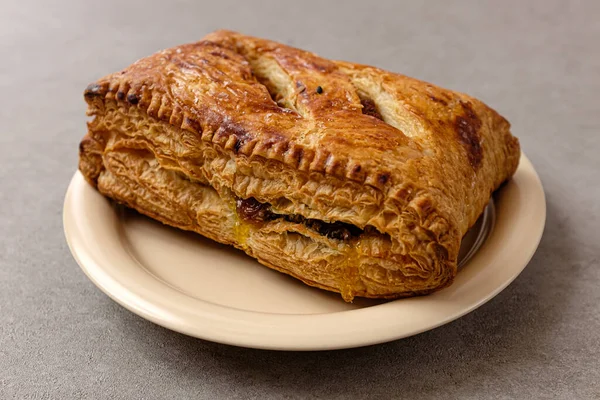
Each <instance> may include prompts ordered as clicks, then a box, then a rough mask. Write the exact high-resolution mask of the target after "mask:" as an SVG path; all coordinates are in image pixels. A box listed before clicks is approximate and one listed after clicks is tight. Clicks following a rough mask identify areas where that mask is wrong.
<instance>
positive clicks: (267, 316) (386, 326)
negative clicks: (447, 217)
mask: <svg viewBox="0 0 600 400" xmlns="http://www.w3.org/2000/svg"><path fill="white" fill-rule="evenodd" d="M521 180H524V181H525V182H524V183H521V182H520V181H521ZM510 182H512V184H513V186H514V185H520V187H519V188H520V189H524V192H525V193H522V192H519V190H517V193H516V195H519V194H520V195H521V196H520V197H521V201H523V199H524V198H525V199H526V202H529V203H530V204H525V205H526V206H527V205H529V206H530V207H529V208H531V205H532V204H534V203H535V204H536V205H537V207H534V210H533V213H534V215H533V217H532V218H530V219H531V221H529V223H530V224H531V225H530V226H529V228H530V231H531V230H533V231H534V232H533V234H532V236H530V237H529V241H528V242H523V243H522V247H523V248H521V249H520V250H521V251H519V252H515V254H518V259H517V260H513V262H514V263H516V264H518V266H513V267H512V269H510V271H509V272H508V271H505V276H503V277H502V279H501V281H500V282H499V283H498V284H496V285H494V287H493V289H491V290H489V291H488V292H487V293H486V294H485V295H483V296H476V298H475V299H472V300H470V301H469V302H468V305H464V304H463V305H461V306H457V303H459V302H460V299H458V298H457V296H459V295H460V293H459V294H458V295H457V294H456V293H455V292H456V291H457V288H456V286H455V285H456V284H457V281H459V280H460V279H462V278H463V277H464V279H467V277H465V274H467V269H468V267H469V265H471V264H474V263H477V264H482V263H484V262H485V260H483V259H482V256H483V255H484V254H482V253H483V252H485V249H486V248H488V247H490V243H489V242H490V241H491V240H493V239H494V235H495V234H494V232H495V231H496V229H498V221H497V219H498V217H499V215H500V212H501V211H500V210H499V207H498V204H495V205H496V226H495V227H494V229H493V230H492V232H490V234H489V236H488V238H487V239H486V241H485V242H484V243H483V245H482V246H481V248H480V249H479V251H478V252H477V253H476V254H475V255H474V256H473V257H472V258H471V260H470V261H469V262H468V263H467V264H466V265H465V266H464V267H463V270H462V271H461V272H460V273H459V276H457V279H456V281H455V282H454V284H453V285H452V286H450V287H448V288H446V289H443V290H441V291H438V292H435V293H433V294H431V295H428V296H424V297H414V298H409V299H399V300H395V301H391V302H388V303H385V304H381V305H377V306H372V307H367V308H362V309H356V310H347V311H339V312H335V313H323V314H305V315H299V314H271V313H263V312H258V311H250V310H240V309H234V308H230V307H227V306H224V305H217V304H214V303H209V302H207V301H203V300H200V299H194V300H195V302H198V303H201V304H202V309H199V310H198V309H194V310H193V312H191V310H189V309H185V308H184V307H183V308H179V309H176V310H174V309H173V308H172V307H171V308H169V307H168V306H167V307H166V308H165V305H164V304H160V303H161V299H160V297H158V298H157V297H156V296H154V298H153V297H152V296H151V295H150V294H149V293H150V292H149V291H147V290H146V289H145V287H144V286H143V285H137V286H136V287H135V288H133V289H132V288H131V287H129V288H128V287H127V285H125V284H124V282H123V281H121V280H122V279H123V276H121V277H119V276H117V277H115V276H113V275H111V274H110V273H109V272H108V271H107V270H105V268H104V267H103V266H102V264H101V263H99V262H98V260H96V259H95V257H94V256H93V255H92V254H91V252H90V249H89V248H87V247H86V246H85V245H84V243H83V242H84V240H83V237H82V236H81V232H80V231H81V227H77V226H76V225H77V223H76V222H75V221H74V218H75V215H76V212H75V208H74V206H75V205H76V197H77V190H85V189H82V188H81V187H82V185H83V184H85V185H88V183H87V182H86V181H85V179H84V178H83V176H82V175H81V173H80V172H79V171H77V172H76V173H75V174H74V176H73V178H72V179H71V182H70V184H69V187H68V189H67V193H66V196H65V200H64V205H63V228H64V233H65V237H66V241H67V244H68V247H69V249H70V251H71V254H72V255H73V257H74V259H75V260H76V262H77V264H78V265H79V266H80V268H81V269H82V270H83V272H84V273H85V274H86V276H87V277H88V278H89V279H90V280H91V281H92V282H93V283H94V284H95V285H96V286H97V287H98V288H99V289H100V290H101V291H102V292H104V293H105V294H106V295H108V296H109V297H110V298H111V299H113V300H114V301H115V302H117V303H118V304H120V305H121V306H123V307H125V308H126V309H128V310H130V311H131V312H133V313H135V314H137V315H139V316H141V317H142V318H144V319H147V320H149V321H151V322H153V323H155V324H157V325H160V326H163V327H165V328H167V329H171V330H173V331H177V332H180V333H183V334H186V335H189V336H193V337H197V338H200V339H204V340H209V341H213V342H219V343H224V344H229V345H235V346H241V347H251V348H258V349H269V350H301V351H310V350H333V349H342V348H352V347H360V346H367V345H373V344H378V343H384V342H388V341H392V340H398V339H402V338H405V337H409V336H413V335H416V334H419V333H422V332H424V331H428V330H431V329H435V328H437V327H439V326H441V325H444V324H446V323H449V322H451V321H454V320H456V319H458V318H460V317H462V316H464V315H466V314H467V313H469V312H471V311H473V310H475V309H477V308H478V307H480V306H481V305H483V304H485V303H486V302H487V301H489V300H491V299H492V298H493V297H495V296H496V295H497V294H498V293H500V292H501V291H502V290H504V289H505V288H506V287H507V286H508V285H509V284H510V283H511V282H512V281H513V280H514V279H515V278H516V277H517V276H518V275H519V274H520V273H521V272H522V271H523V269H524V268H525V267H526V266H527V264H528V263H529V261H530V260H531V258H532V257H533V255H534V254H535V251H536V249H537V248H538V246H539V243H540V240H541V238H542V235H543V232H544V227H545V221H546V200H545V194H544V190H543V187H542V183H541V180H540V178H539V176H538V174H537V172H536V171H535V169H534V167H533V165H532V163H531V162H530V161H529V159H528V158H527V157H526V156H525V155H524V154H522V155H521V159H520V163H519V167H518V169H517V172H516V173H515V175H514V177H513V179H512V180H511V181H509V183H508V185H511V183H510ZM503 191H505V189H501V190H500V191H499V192H500V193H502V192H503ZM512 191H513V192H514V191H515V190H514V188H513V190H512ZM513 195H514V194H513ZM494 201H495V202H496V200H494ZM520 205H523V204H522V203H521V204H520ZM530 211H531V210H530ZM511 217H512V218H513V219H515V216H514V215H512V216H511ZM517 222H518V223H520V224H523V223H524V221H518V220H517ZM517 225H518V224H517ZM530 233H531V232H530ZM495 240H496V241H497V240H498V238H496V239H495ZM488 250H489V249H488ZM497 251H498V250H496V252H497ZM492 254H494V253H493V252H492ZM134 260H135V259H134ZM135 261H136V262H137V260H135ZM493 262H494V259H492V260H489V262H488V263H493ZM496 263H497V262H496ZM476 267H478V269H475V268H476ZM482 268H485V266H478V265H476V266H475V267H472V268H471V272H473V271H475V272H478V273H481V272H482V271H483V272H486V271H485V270H482ZM489 268H491V267H488V269H489ZM140 269H142V270H144V271H146V270H145V268H143V267H142V268H140ZM113 272H114V271H113ZM146 272H147V271H146ZM461 274H462V276H461ZM149 276H150V277H151V278H150V277H149V278H148V279H150V280H152V279H154V280H156V278H155V277H154V276H152V275H150V274H149ZM150 280H149V281H147V282H146V283H147V284H150V285H152V284H153V283H152V282H151V281H150ZM157 282H158V281H157ZM162 285H164V283H162ZM467 285H469V282H467ZM471 286H473V285H471ZM453 288H454V289H453ZM169 289H170V290H171V291H172V292H177V293H179V296H185V297H187V296H186V295H184V294H183V293H181V292H179V291H177V290H176V289H174V288H172V287H171V288H169ZM467 294H468V292H467ZM171 295H173V296H175V297H178V296H177V294H176V293H171ZM180 300H184V299H181V298H180ZM422 307H425V308H426V309H428V311H429V312H430V314H428V315H429V316H428V317H422V316H420V315H419V316H418V315H417V314H415V312H418V311H419V308H422ZM432 307H434V308H435V310H433V308H432ZM188 308H189V307H188ZM390 316H396V317H399V316H404V317H406V316H411V318H413V319H414V320H415V321H416V323H413V324H412V325H410V326H405V325H402V324H399V323H397V321H394V320H393V319H390V318H386V317H390ZM415 321H412V322H415ZM365 322H369V324H367V325H364V323H365ZM373 322H377V324H379V325H377V324H375V326H376V328H373V329H369V328H370V327H371V324H372V323H373ZM400 322H403V321H400ZM298 327H301V328H298ZM339 327H342V328H344V329H341V330H340V329H337V328H339ZM308 328H310V332H309V329H308ZM324 328H329V329H330V331H328V332H327V333H328V334H327V335H325V333H324V332H321V334H322V335H323V336H321V335H319V334H318V333H319V332H315V331H319V330H320V331H324ZM303 331H304V332H305V334H301V333H299V332H303Z"/></svg>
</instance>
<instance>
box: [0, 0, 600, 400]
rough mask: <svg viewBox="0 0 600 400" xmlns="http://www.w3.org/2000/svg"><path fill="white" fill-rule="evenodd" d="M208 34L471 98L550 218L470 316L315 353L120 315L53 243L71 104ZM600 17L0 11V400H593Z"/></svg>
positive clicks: (556, 13)
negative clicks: (105, 80)
mask: <svg viewBox="0 0 600 400" xmlns="http://www.w3.org/2000/svg"><path fill="white" fill-rule="evenodd" d="M217 28H229V29H234V30H239V31H242V32H245V33H249V34H253V35H258V36H264V37H269V38H273V39H277V40H279V41H282V42H285V43H288V44H292V45H296V46H298V47H302V48H306V49H310V50H312V51H315V52H317V53H320V54H321V55H323V56H326V57H330V58H337V59H346V60H351V61H356V62H361V63H365V64H374V65H377V66H381V67H384V68H386V69H390V70H393V71H398V72H402V73H405V74H408V75H412V76H415V77H418V78H421V79H424V80H429V81H432V82H433V83H436V84H439V85H441V86H445V87H448V88H451V89H457V90H460V91H464V92H468V93H470V94H473V95H475V96H477V97H479V98H481V99H483V100H484V101H486V102H487V103H488V104H490V105H491V106H492V107H494V108H496V109H497V110H498V111H499V112H500V113H501V114H503V115H505V116H506V117H507V118H508V119H509V120H510V121H511V122H512V124H513V132H514V133H515V134H516V135H517V136H518V137H519V138H520V139H521V143H522V147H523V149H524V151H525V152H526V153H527V155H528V156H529V158H530V159H531V160H532V162H533V163H534V165H535V166H536V168H537V170H538V172H539V174H540V175H541V178H542V181H543V183H544V186H545V190H546V194H547V202H548V219H547V227H546V231H545V234H544V237H543V239H542V242H541V244H540V247H539V250H538V252H537V254H536V255H535V257H534V258H533V260H532V262H531V264H530V265H529V266H528V268H527V269H526V270H525V271H524V272H523V274H522V275H521V276H520V277H519V278H518V279H517V280H516V281H515V282H514V283H513V284H512V285H510V286H509V287H508V288H507V289H506V290H505V291H504V292H502V293H501V294H500V295H499V296H497V297H496V298H495V299H494V300H492V301H490V302H489V303H488V304H486V305H485V306H483V307H481V308H480V309H478V310H476V311H475V312H473V313H471V314H469V315H467V316H466V317H464V318H461V319H460V320H458V321H455V322H453V323H451V324H449V325H446V326H443V327H441V328H438V329H435V330H433V331H430V332H427V333H424V334H421V335H418V336H416V337H412V338H408V339H405V340H401V341H396V342H393V343H388V344H384V345H378V346H373V347H367V348H360V349H354V350H344V351H334V352H324V353H285V352H283V353H281V352H266V351H258V350H248V349H241V348H235V347H229V346H225V345H219V344H213V343H208V342H204V341H202V340H197V339H193V338H189V337H185V336H183V335H180V334H177V333H173V332H170V331H168V330H166V329H163V328H160V327H158V326H155V325H153V324H151V323H149V322H146V321H145V320H142V319H141V318H139V317H137V316H136V315H134V314H132V313H130V312H128V311H126V310H125V309H123V308H121V307H120V306H118V305H116V304H115V303H113V302H112V301H111V300H109V299H108V297H106V296H105V295H103V294H102V293H101V292H100V291H99V290H98V289H96V288H95V287H94V285H93V284H92V283H91V282H90V281H88V280H87V279H86V277H85V276H84V274H83V273H82V272H81V271H80V270H79V268H78V267H77V265H76V264H75V262H74V261H73V259H72V257H71V255H70V253H69V250H68V249H67V246H66V244H65V240H64V237H63V233H62V222H61V212H62V202H63V196H64V193H65V190H66V187H67V184H68V182H69V179H70V178H71V176H72V174H73V172H74V171H75V168H76V159H77V145H78V141H79V139H80V138H81V136H82V135H83V134H84V123H85V116H84V111H85V107H84V102H83V99H82V92H83V89H84V88H85V86H86V85H87V84H88V83H89V82H91V81H93V80H95V79H96V78H98V77H100V76H102V75H104V74H106V73H109V72H112V71H114V70H118V69H121V68H123V67H125V66H127V65H128V64H130V63H131V62H133V61H134V60H136V59H137V58H140V57H143V56H145V55H148V54H150V53H152V52H154V51H156V50H159V49H161V48H165V47H169V46H173V45H177V44H180V43H182V42H189V41H195V40H197V39H199V38H200V37H202V36H203V35H204V34H206V33H208V32H209V31H212V30H214V29H217ZM599 43H600V2H597V1H587V2H583V1H571V2H560V1H529V2H521V1H516V0H511V1H502V2H500V1H491V0H490V1H471V2H467V1H456V2H446V1H430V2H423V3H421V2H412V1H377V2H373V3H372V4H368V2H366V1H345V2H341V1H340V2H333V1H331V2H324V1H323V2H318V1H301V2H285V1H269V2H267V1H261V2H241V1H240V2H237V3H235V2H231V1H226V0H220V1H216V2H215V1H213V2H206V3H203V2H200V1H198V2H192V1H190V2H185V1H172V2H143V1H135V2H133V1H131V2H130V1H118V0H104V1H80V2H79V1H77V2H76V1H56V2H43V1H39V0H38V1H24V0H20V1H12V0H11V1H4V2H3V3H2V6H0V89H1V90H0V398H2V399H12V398H15V399H25V398H35V399H46V398H48V399H50V398H52V399H77V398H93V399H161V398H174V399H184V398H201V399H217V398H226V399H234V398H240V399H242V398H243V399H248V398H257V399H284V398H286V399H303V398H322V399H337V398H339V399H342V398H344V399H347V398H357V399H363V398H364V399H368V398H374V399H387V398H432V399H433V398H463V399H465V398H466V399H469V398H472V399H481V398H493V399H501V398H561V399H562V398H564V399H567V398H569V399H573V398H578V399H590V398H600V368H599V367H600V362H599V360H600V288H599V287H600V269H599V267H600V233H599V221H598V217H599V216H600V200H599V199H600V177H599V173H600V161H598V158H597V157H598V153H599V152H600V132H599V129H600V109H599V108H600V100H599V98H598V93H600V44H599Z"/></svg>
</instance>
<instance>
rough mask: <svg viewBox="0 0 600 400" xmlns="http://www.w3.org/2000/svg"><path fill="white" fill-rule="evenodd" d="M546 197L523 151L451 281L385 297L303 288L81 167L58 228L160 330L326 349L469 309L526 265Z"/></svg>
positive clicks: (101, 278)
mask: <svg viewBox="0 0 600 400" xmlns="http://www.w3.org/2000/svg"><path fill="white" fill-rule="evenodd" d="M545 217H546V203H545V199H544V192H543V189H542V185H541V183H540V180H539V178H538V176H537V174H536V172H535V170H534V169H533V166H532V165H531V163H530V162H529V160H528V159H527V158H526V157H525V156H523V157H522V159H521V164H520V166H519V169H518V171H517V173H516V174H515V176H514V178H513V179H512V180H511V181H510V182H508V183H507V184H506V185H504V186H503V187H502V188H501V189H500V190H499V191H498V192H497V193H496V194H495V195H494V198H493V199H492V201H491V202H490V205H488V207H487V208H486V211H485V212H484V214H483V215H482V217H481V218H480V220H479V221H478V222H477V224H476V225H475V226H474V227H473V228H472V229H471V231H470V232H469V233H468V234H467V235H466V236H465V238H464V240H463V246H462V248H461V267H460V271H459V273H458V276H457V277H456V280H455V282H454V284H453V285H452V286H450V287H448V288H446V289H443V290H441V291H439V292H436V293H434V294H432V295H429V296H424V297H415V298H409V299H401V300H395V301H388V302H379V301H372V300H364V299H357V300H355V301H354V303H345V302H344V301H343V300H342V299H341V297H340V296H339V295H337V294H333V293H328V292H325V291H322V290H319V289H314V288H311V287H308V286H306V285H304V284H302V283H300V282H299V281H297V280H295V279H293V278H290V277H288V276H286V275H283V274H281V273H279V272H275V271H272V270H270V269H268V268H266V267H263V266H261V265H260V264H258V262H256V261H254V260H253V259H252V258H250V257H248V256H246V255H244V253H242V252H240V251H238V250H235V249H233V248H231V247H228V246H223V245H220V244H217V243H214V242H212V241H210V240H208V239H205V238H203V237H201V236H200V235H196V234H193V233H189V232H183V231H179V230H177V229H174V228H170V227H167V226H164V225H162V224H160V223H158V222H155V221H153V220H151V219H149V218H146V217H143V216H141V215H139V214H137V213H135V212H133V211H130V210H125V209H123V208H121V207H119V206H115V205H114V204H113V203H112V202H110V201H109V200H107V199H105V198H104V197H103V196H101V195H100V194H99V193H98V192H97V191H96V190H95V189H93V188H92V187H91V186H90V185H89V184H87V182H85V180H84V179H83V177H82V175H81V174H80V173H76V174H75V176H74V177H73V180H72V181H71V184H70V186H69V189H68V191H67V196H66V199H65V205H64V227H65V234H66V237H67V241H68V243H69V247H70V249H71V252H72V253H73V256H74V257H75V259H76V260H77V262H78V263H79V265H80V266H81V268H82V269H83V271H84V272H85V273H86V274H87V276H88V277H89V278H90V279H91V280H92V281H93V282H94V283H95V284H96V285H97V286H98V287H99V288H100V289H101V290H102V291H103V292H105V293H106V294H107V295H109V296H110V297H111V298H112V299H114V300H115V301H116V302H118V303H119V304H121V305H123V306H124V307H126V308H128V309H129V310H131V311H132V312H134V313H136V314H138V315H140V316H142V317H143V318H146V319H148V320H150V321H152V322H154V323H156V324H159V325H162V326H164V327H166V328H169V329H172V330H175V331H178V332H181V333H184V334H187V335H191V336H196V337H198V338H202V339H206V340H211V341H215V342H221V343H228V344H233V345H238V346H246V347H255V348H263V349H278V350H325V349H338V348H347V347H356V346H363V345H369V344H375V343H381V342H386V341H390V340H395V339H400V338H404V337H407V336H411V335H415V334H417V333H420V332H423V331H426V330H429V329H433V328H435V327H437V326H440V325H442V324H445V323H448V322H450V321H452V320H454V319H456V318H459V317H460V316H462V315H465V314H466V313H468V312H469V311H472V310H474V309H475V308H477V307H479V306H480V305H482V304H484V303H485V302H486V301H488V300H489V299H491V298H492V297H494V296H495V295H496V294H498V293H499V292H500V291H501V290H502V289H504V288H505V287H506V286H507V285H508V284H509V283H510V282H511V281H512V280H513V279H515V278H516V277H517V275H518V274H519V273H520V272H521V271H522V270H523V268H525V266H526V265H527V263H528V262H529V260H530V259H531V257H532V256H533V253H534V252H535V249H536V248H537V245H538V243H539V241H540V238H541V235H542V231H543V229H544V222H545Z"/></svg>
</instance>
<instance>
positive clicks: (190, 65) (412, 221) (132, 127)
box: [79, 31, 520, 301]
mask: <svg viewBox="0 0 600 400" xmlns="http://www.w3.org/2000/svg"><path fill="white" fill-rule="evenodd" d="M84 97H85V100H86V102H87V104H88V111H87V113H88V115H89V116H91V117H92V119H91V121H90V122H88V132H87V135H86V136H85V137H84V138H83V140H82V141H81V144H80V161H79V169H80V171H81V172H82V174H83V175H84V176H85V178H86V180H87V181H88V182H89V183H90V184H92V185H94V186H95V187H96V188H97V189H98V190H99V191H100V193H102V194H103V195H105V196H107V197H109V198H111V199H114V200H116V201H117V202H119V203H123V204H125V205H126V206H128V207H131V208H134V209H136V210H137V211H139V212H140V213H142V214H145V215H147V216H149V217H151V218H154V219H156V220H158V221H161V222H163V223H165V224H168V225H171V226H174V227H177V228H180V229H185V230H189V231H194V232H197V233H199V234H201V235H203V236H206V237H208V238H210V239H213V240H216V241H218V242H221V243H225V244H228V245H232V246H235V247H237V248H239V249H242V250H243V251H245V252H246V253H247V254H248V255H250V256H252V257H255V258H256V259H257V260H258V261H259V262H260V263H262V264H264V265H266V266H267V267H270V268H273V269H275V270H277V271H281V272H283V273H286V274H289V275H291V276H293V277H295V278H298V279H300V280H302V281H303V282H305V283H306V284H308V285H312V286H316V287H318V288H321V289H326V290H330V291H335V292H339V293H341V295H342V297H343V298H344V299H345V300H346V301H351V300H352V299H353V298H354V297H355V296H361V297H371V298H386V299H388V298H398V297H404V296H413V295H422V294H427V293H430V292H432V291H435V290H438V289H440V288H443V287H445V286H448V285H450V284H451V282H452V280H453V278H454V277H455V275H456V273H457V257H458V250H459V247H460V243H461V239H462V237H463V235H464V234H465V233H466V232H467V230H468V229H469V227H470V226H471V225H473V224H474V223H475V221H476V220H477V218H478V217H479V215H480V214H481V212H482V211H483V209H484V207H485V206H486V204H487V203H488V202H489V200H490V196H491V194H492V192H493V191H494V190H496V189H497V188H498V187H499V186H500V185H501V184H502V183H503V182H504V181H506V180H507V179H508V178H510V177H511V175H512V174H513V173H514V172H515V170H516V168H517V165H518V162H519V155H520V149H519V143H518V140H517V139H516V138H515V137H513V136H512V135H511V133H510V131H509V123H508V122H507V121H506V120H505V119H504V118H503V117H501V116H500V115H499V114H498V113H496V112H495V111H494V110H492V109H491V108H489V107H488V106H486V105H485V104H483V103H482V102H480V101H478V100H476V99H474V98H472V97H469V96H467V95H465V94H461V93H457V92H453V91H450V90H446V89H442V88H440V87H437V86H434V85H431V84H428V83H425V82H422V81H419V80H416V79H413V78H409V77H406V76H403V75H400V74H396V73H392V72H387V71H384V70H381V69H378V68H374V67H370V66H365V65H358V64H353V63H349V62H342V61H332V60H328V59H324V58H321V57H318V56H317V55H315V54H313V53H310V52H307V51H303V50H299V49H296V48H293V47H289V46H285V45H282V44H279V43H276V42H273V41H269V40H263V39H258V38H254V37H249V36H244V35H241V34H238V33H235V32H229V31H217V32H215V33H212V34H210V35H208V36H206V37H205V38H204V39H203V40H201V41H199V42H196V43H191V44H185V45H182V46H178V47H174V48H171V49H168V50H163V51H160V52H158V53H156V54H154V55H151V56H150V57H147V58H144V59H141V60H139V61H137V62H135V63H134V64H132V65H131V66H129V67H128V68H126V69H125V70H123V71H121V72H118V73H114V74H111V75H108V76H106V77H104V78H102V79H100V80H99V81H97V82H95V83H93V84H91V85H89V86H88V87H87V88H86V90H85V93H84Z"/></svg>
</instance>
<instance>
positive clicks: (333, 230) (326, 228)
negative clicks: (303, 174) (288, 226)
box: [236, 197, 364, 241]
mask: <svg viewBox="0 0 600 400" xmlns="http://www.w3.org/2000/svg"><path fill="white" fill-rule="evenodd" d="M236 211H237V214H238V216H239V217H240V218H242V219H243V220H244V221H246V222H249V223H252V224H255V225H259V224H263V223H265V222H269V221H274V220H277V219H280V218H282V219H284V220H285V221H288V222H292V223H296V224H304V225H306V227H307V228H309V229H312V230H313V231H315V232H318V233H319V234H320V235H323V236H326V237H328V238H330V239H337V240H344V241H348V240H351V239H353V238H356V237H358V236H360V235H361V234H362V233H363V232H364V230H363V229H361V228H359V227H357V226H355V225H352V224H347V223H345V222H339V221H337V222H325V221H321V220H318V219H311V218H304V217H303V216H301V215H297V214H292V215H286V214H276V213H274V212H273V211H272V210H271V205H270V204H269V203H261V202H259V201H258V200H256V199H255V198H254V197H250V198H248V199H237V201H236Z"/></svg>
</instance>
